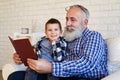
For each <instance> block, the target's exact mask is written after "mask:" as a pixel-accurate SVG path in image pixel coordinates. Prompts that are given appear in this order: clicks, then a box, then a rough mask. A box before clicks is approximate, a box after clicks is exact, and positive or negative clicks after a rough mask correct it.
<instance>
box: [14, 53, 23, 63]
mask: <svg viewBox="0 0 120 80" xmlns="http://www.w3.org/2000/svg"><path fill="white" fill-rule="evenodd" d="M13 60H14V62H15V63H16V64H22V61H21V58H20V57H19V55H18V54H17V53H14V54H13Z"/></svg>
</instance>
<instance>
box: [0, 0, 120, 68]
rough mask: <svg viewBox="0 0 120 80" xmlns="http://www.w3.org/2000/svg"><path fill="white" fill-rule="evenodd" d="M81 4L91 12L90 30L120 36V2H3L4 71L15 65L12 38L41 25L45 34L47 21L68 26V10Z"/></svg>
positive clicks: (0, 4)
mask: <svg viewBox="0 0 120 80" xmlns="http://www.w3.org/2000/svg"><path fill="white" fill-rule="evenodd" d="M73 4H81V5H83V6H85V7H87V8H88V9H89V11H90V20H89V28H90V29H92V30H96V31H99V32H101V33H102V34H103V36H104V38H108V37H112V36H115V35H120V0H0V57H1V58H0V69H1V68H2V66H3V65H4V64H6V63H9V62H12V54H13V52H12V49H13V48H12V45H11V43H10V41H9V40H8V35H12V34H13V33H14V32H20V29H21V28H23V27H28V28H29V29H30V32H31V31H32V26H33V25H35V23H37V26H39V28H38V29H39V30H37V31H41V32H44V24H45V22H46V21H47V20H48V19H49V18H51V17H54V18H57V19H59V20H60V21H61V23H62V25H63V27H64V26H65V13H66V12H65V7H67V6H69V5H73Z"/></svg>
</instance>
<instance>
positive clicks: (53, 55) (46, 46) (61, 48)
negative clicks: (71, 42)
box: [36, 37, 67, 62]
mask: <svg viewBox="0 0 120 80" xmlns="http://www.w3.org/2000/svg"><path fill="white" fill-rule="evenodd" d="M66 47H67V42H66V41H65V39H64V38H63V37H59V38H58V40H57V41H55V43H54V44H51V43H50V41H49V39H48V38H46V37H43V38H42V39H41V40H40V41H38V43H37V44H36V48H37V54H38V57H39V58H43V59H46V60H48V61H49V62H52V61H55V62H60V61H63V60H64V56H65V55H66V53H65V52H66Z"/></svg>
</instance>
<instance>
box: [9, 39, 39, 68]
mask: <svg viewBox="0 0 120 80" xmlns="http://www.w3.org/2000/svg"><path fill="white" fill-rule="evenodd" d="M9 39H10V41H11V43H12V45H13V47H14V49H15V51H16V52H17V54H19V56H20V58H21V60H22V62H23V63H24V65H25V66H28V64H27V58H31V59H35V60H37V59H38V57H37V54H36V53H35V52H34V49H33V47H32V45H31V43H30V41H29V39H27V38H26V39H17V40H13V39H12V38H11V37H9Z"/></svg>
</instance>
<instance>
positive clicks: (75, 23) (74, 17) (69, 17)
mask: <svg viewBox="0 0 120 80" xmlns="http://www.w3.org/2000/svg"><path fill="white" fill-rule="evenodd" d="M82 23H83V21H82V11H81V10H80V9H79V8H77V7H73V8H71V9H70V10H69V11H68V12H67V14H66V26H67V27H70V26H72V27H73V28H75V29H76V28H79V27H80V25H81V24H82ZM68 31H69V32H72V31H74V30H73V29H69V28H68Z"/></svg>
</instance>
